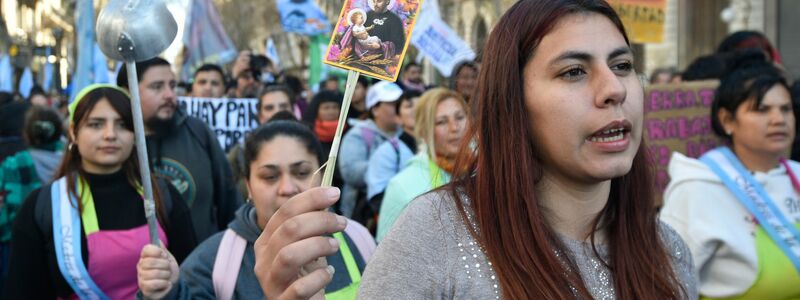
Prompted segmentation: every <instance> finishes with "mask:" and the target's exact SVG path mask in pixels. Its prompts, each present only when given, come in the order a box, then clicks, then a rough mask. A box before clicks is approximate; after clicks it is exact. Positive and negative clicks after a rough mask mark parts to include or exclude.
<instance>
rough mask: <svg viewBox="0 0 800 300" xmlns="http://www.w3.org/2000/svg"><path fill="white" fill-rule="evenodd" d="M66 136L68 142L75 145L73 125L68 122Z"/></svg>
mask: <svg viewBox="0 0 800 300" xmlns="http://www.w3.org/2000/svg"><path fill="white" fill-rule="evenodd" d="M67 134H68V136H69V140H70V141H72V142H73V143H75V141H77V139H76V136H75V123H72V122H70V123H69V127H68V128H67Z"/></svg>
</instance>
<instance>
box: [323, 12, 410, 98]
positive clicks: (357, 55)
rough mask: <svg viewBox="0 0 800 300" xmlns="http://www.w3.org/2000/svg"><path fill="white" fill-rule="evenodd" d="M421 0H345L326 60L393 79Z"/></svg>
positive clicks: (330, 63)
mask: <svg viewBox="0 0 800 300" xmlns="http://www.w3.org/2000/svg"><path fill="white" fill-rule="evenodd" d="M421 2H422V0H346V1H344V6H343V7H342V12H341V13H340V14H339V21H338V22H336V28H335V29H334V31H333V34H332V35H331V41H330V43H329V44H328V51H327V53H326V54H325V59H324V62H325V63H326V64H329V65H332V66H337V67H340V68H343V69H347V70H352V71H357V72H360V73H362V74H364V75H367V76H371V77H375V78H378V79H383V80H388V81H392V82H394V81H395V80H397V75H398V74H399V69H400V68H399V66H400V64H401V63H402V62H403V57H405V55H406V50H407V49H408V44H409V40H410V39H411V34H412V32H413V29H414V24H415V23H416V20H417V16H418V14H419V8H420V4H421Z"/></svg>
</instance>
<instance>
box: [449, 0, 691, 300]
mask: <svg viewBox="0 0 800 300" xmlns="http://www.w3.org/2000/svg"><path fill="white" fill-rule="evenodd" d="M590 13H591V14H600V15H602V16H605V17H607V18H608V19H609V20H611V22H613V23H614V25H616V27H617V28H618V29H619V31H620V33H621V34H622V35H623V36H624V37H625V41H626V43H629V42H628V38H627V35H626V34H625V29H624V27H623V25H622V22H621V21H620V19H619V17H618V16H617V14H616V13H615V12H614V10H613V9H612V8H611V7H610V6H609V5H608V3H606V2H605V1H600V0H558V1H533V0H523V1H519V2H517V3H516V4H514V6H512V7H511V8H510V9H509V10H508V11H507V12H506V13H505V15H503V17H501V19H500V20H499V22H498V24H497V25H496V26H495V28H494V30H493V31H492V33H491V35H490V36H489V39H488V40H487V42H486V48H485V49H484V51H483V53H491V55H484V56H483V64H482V68H481V69H480V75H479V79H478V86H477V88H476V93H475V99H477V101H476V102H477V103H474V105H476V109H474V110H473V112H474V113H475V115H474V119H473V120H475V121H474V123H473V126H471V127H470V129H469V130H470V131H469V133H468V134H469V137H471V139H470V138H467V139H465V140H466V141H474V143H475V145H476V146H477V148H476V149H475V150H474V151H472V150H471V149H470V147H468V146H466V145H465V146H463V147H462V150H461V154H460V155H459V159H458V162H457V165H458V166H457V167H456V173H455V174H454V180H453V184H452V185H451V186H448V187H446V188H447V189H449V193H450V194H452V195H453V197H454V198H455V202H456V205H457V206H458V209H459V210H460V212H461V217H462V219H463V220H465V223H466V224H470V222H466V220H468V218H467V212H466V211H467V208H466V207H465V205H469V209H471V210H472V211H474V216H475V221H476V222H477V225H476V227H475V228H473V227H471V226H470V231H471V233H472V235H473V236H474V237H475V238H476V240H478V241H479V243H480V244H481V246H482V247H483V249H484V250H485V251H486V255H487V257H488V259H489V261H490V262H491V263H492V266H493V267H494V270H496V272H497V279H498V282H499V284H500V287H501V290H502V293H503V297H504V298H506V299H573V298H575V297H576V296H577V297H579V298H582V299H591V298H592V296H591V294H590V292H589V291H588V290H587V288H586V286H585V285H584V283H583V280H582V278H581V274H580V273H579V272H578V271H577V270H578V268H577V267H576V265H575V264H574V262H572V261H571V259H569V258H568V257H567V259H566V260H562V259H559V257H558V256H557V255H556V253H555V252H554V250H555V251H561V253H568V252H566V251H564V246H563V245H562V244H561V242H560V239H559V238H558V236H557V234H556V233H555V232H554V231H553V229H552V228H551V227H550V226H549V225H548V224H547V222H546V221H545V217H544V214H545V213H544V209H543V207H541V206H540V202H539V199H537V198H536V196H535V195H536V193H535V186H536V183H537V182H538V180H539V179H540V178H541V169H542V163H541V161H540V160H539V157H538V156H537V147H538V145H537V141H535V140H534V139H533V135H532V133H531V128H530V126H527V124H529V123H530V122H532V121H533V120H531V117H530V116H529V114H528V110H527V109H526V107H525V102H524V100H523V99H524V93H523V86H524V81H525V79H524V78H523V69H524V67H525V65H526V64H527V63H528V62H529V61H530V60H531V59H532V57H533V55H534V53H535V50H536V48H537V46H538V44H539V42H540V41H541V40H542V38H543V37H544V36H545V35H547V34H548V33H549V32H550V31H551V30H552V29H553V27H554V26H555V25H556V24H557V23H558V21H559V20H560V19H562V18H564V17H565V16H568V15H572V14H590ZM511 132H515V133H518V134H509V133H511ZM645 149H646V148H645V146H644V143H642V145H641V146H640V147H639V150H638V152H637V154H636V156H635V158H634V161H633V166H632V168H631V170H630V172H629V173H628V174H626V175H624V176H622V177H618V178H615V179H613V180H612V181H611V192H610V194H609V200H608V202H607V204H606V206H605V207H604V208H603V210H602V211H601V213H600V214H599V215H598V216H597V218H596V219H595V220H594V222H593V225H594V228H599V229H598V230H603V231H604V232H605V233H607V234H606V236H607V244H608V247H609V261H606V262H604V263H605V264H606V265H607V266H608V267H609V269H610V271H611V274H612V276H613V278H614V288H615V291H616V293H617V297H618V298H619V299H678V298H682V297H685V295H684V294H685V292H683V293H681V291H682V289H683V288H682V287H681V285H680V283H679V282H678V280H677V277H676V275H675V272H674V271H673V270H672V268H670V267H669V266H670V265H671V264H670V262H671V260H670V256H669V254H668V253H667V250H666V249H665V245H664V243H663V242H662V241H661V239H660V236H661V235H660V234H659V229H658V221H657V215H656V214H657V211H656V206H655V204H654V198H653V195H654V190H653V184H652V182H651V177H652V175H651V170H650V168H649V164H648V161H647V160H648V158H647V156H646V154H647V153H646V151H645ZM520 154H522V155H520ZM459 170H461V171H459ZM464 196H466V197H467V198H468V199H470V201H469V202H468V204H465V203H467V202H462V201H463V200H462V198H463V197H464ZM594 235H595V233H594V232H593V233H592V234H591V236H590V238H591V241H592V247H593V248H595V245H594ZM595 255H597V250H596V248H595ZM573 288H574V290H573Z"/></svg>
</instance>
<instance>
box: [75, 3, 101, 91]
mask: <svg viewBox="0 0 800 300" xmlns="http://www.w3.org/2000/svg"><path fill="white" fill-rule="evenodd" d="M76 2H77V3H76V5H75V14H76V15H77V16H76V17H75V29H76V32H77V40H78V41H77V45H78V63H77V65H76V67H75V73H74V74H72V82H73V83H74V84H73V87H72V91H73V93H72V95H71V96H70V101H69V102H72V101H73V100H75V94H77V93H78V92H79V91H80V90H82V89H83V88H84V87H86V86H88V85H90V84H92V83H93V82H94V76H93V74H92V73H93V71H94V68H93V67H92V65H93V64H94V49H95V39H94V3H93V2H94V1H93V0H77V1H76Z"/></svg>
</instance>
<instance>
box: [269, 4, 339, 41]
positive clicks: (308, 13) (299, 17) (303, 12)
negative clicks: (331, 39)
mask: <svg viewBox="0 0 800 300" xmlns="http://www.w3.org/2000/svg"><path fill="white" fill-rule="evenodd" d="M277 4H278V14H279V15H280V16H281V25H282V26H283V31H285V32H294V33H298V34H302V35H318V34H323V35H330V33H331V22H330V21H328V17H327V16H325V13H324V12H322V9H320V8H319V6H317V4H316V3H314V1H311V0H279V1H278V3H277Z"/></svg>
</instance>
